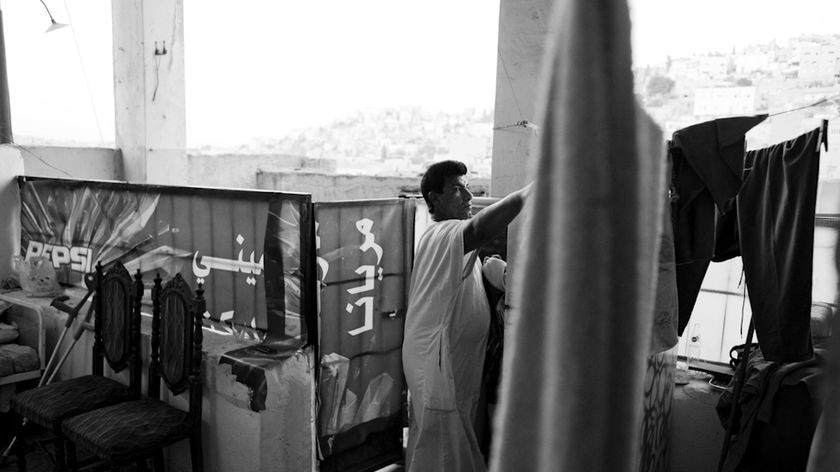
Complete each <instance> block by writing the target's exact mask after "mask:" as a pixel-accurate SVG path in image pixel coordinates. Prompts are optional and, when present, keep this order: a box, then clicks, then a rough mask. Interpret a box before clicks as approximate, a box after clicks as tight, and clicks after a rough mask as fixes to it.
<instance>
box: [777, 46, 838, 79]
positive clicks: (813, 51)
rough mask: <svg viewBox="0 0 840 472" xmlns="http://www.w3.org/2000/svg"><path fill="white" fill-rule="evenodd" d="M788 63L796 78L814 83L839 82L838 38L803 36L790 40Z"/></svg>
mask: <svg viewBox="0 0 840 472" xmlns="http://www.w3.org/2000/svg"><path fill="white" fill-rule="evenodd" d="M790 51H791V53H790V58H789V63H790V64H791V66H792V67H793V68H795V69H796V70H797V78H799V79H800V80H811V81H815V82H835V81H838V80H840V37H838V36H805V37H801V38H793V39H791V40H790Z"/></svg>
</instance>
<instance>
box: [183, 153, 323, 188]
mask: <svg viewBox="0 0 840 472" xmlns="http://www.w3.org/2000/svg"><path fill="white" fill-rule="evenodd" d="M305 161H306V159H305V158H304V157H303V156H290V155H285V154H277V155H272V154H269V155H267V154H189V155H187V173H186V180H185V181H184V184H185V185H200V186H208V187H229V188H252V189H253V188H266V187H260V186H259V183H258V181H257V175H258V174H259V173H260V172H262V171H271V170H276V169H282V168H298V167H304V166H305V165H306V163H305Z"/></svg>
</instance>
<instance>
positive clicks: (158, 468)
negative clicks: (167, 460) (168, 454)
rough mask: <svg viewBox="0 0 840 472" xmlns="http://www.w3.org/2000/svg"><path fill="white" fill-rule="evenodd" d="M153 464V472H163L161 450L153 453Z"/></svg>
mask: <svg viewBox="0 0 840 472" xmlns="http://www.w3.org/2000/svg"><path fill="white" fill-rule="evenodd" d="M153 463H154V464H153V465H154V467H155V469H154V470H155V472H164V471H163V449H158V450H157V452H155V455H154V457H153Z"/></svg>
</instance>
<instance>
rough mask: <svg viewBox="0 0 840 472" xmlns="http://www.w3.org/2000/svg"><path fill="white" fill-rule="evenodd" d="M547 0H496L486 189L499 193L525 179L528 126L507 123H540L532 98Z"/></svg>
mask: <svg viewBox="0 0 840 472" xmlns="http://www.w3.org/2000/svg"><path fill="white" fill-rule="evenodd" d="M551 5H552V1H551V0H502V1H501V5H500V8H501V11H500V12H499V47H498V57H497V65H496V107H495V119H494V123H493V127H494V128H496V130H495V131H494V132H493V168H492V182H491V184H490V195H491V196H493V197H503V196H505V195H507V194H508V193H510V192H511V191H513V190H516V189H518V188H520V187H522V186H523V185H525V183H526V179H527V177H528V176H527V175H526V174H527V170H528V166H529V160H530V156H531V146H532V139H533V138H535V137H536V135H537V132H536V131H535V130H534V129H532V128H526V127H522V126H511V125H513V124H514V123H517V122H521V121H528V122H531V123H535V124H537V125H541V123H539V117H537V116H536V113H539V110H540V109H539V107H538V106H537V104H536V98H537V92H538V89H539V80H540V69H541V64H542V57H543V50H544V47H543V45H544V43H545V39H546V37H547V36H548V28H549V20H550V16H551V15H550V14H551Z"/></svg>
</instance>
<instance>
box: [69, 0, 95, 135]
mask: <svg viewBox="0 0 840 472" xmlns="http://www.w3.org/2000/svg"><path fill="white" fill-rule="evenodd" d="M64 11H65V12H66V13H67V21H68V22H69V23H70V31H71V32H72V33H73V44H75V46H76V55H77V56H78V57H79V67H81V69H82V77H83V78H84V80H85V88H87V93H88V99H89V100H90V108H91V110H92V111H93V119H94V121H95V122H96V130H97V131H98V132H99V141H100V142H101V143H104V142H105V138H104V136H103V135H102V126H101V125H100V123H99V114H98V113H97V112H96V104H95V102H94V100H93V93H92V92H91V90H90V81H88V76H87V71H86V70H85V63H84V61H83V60H82V51H81V48H79V40H78V38H77V37H76V27H75V26H74V23H73V19H72V18H70V8H69V7H68V6H67V0H64Z"/></svg>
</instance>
